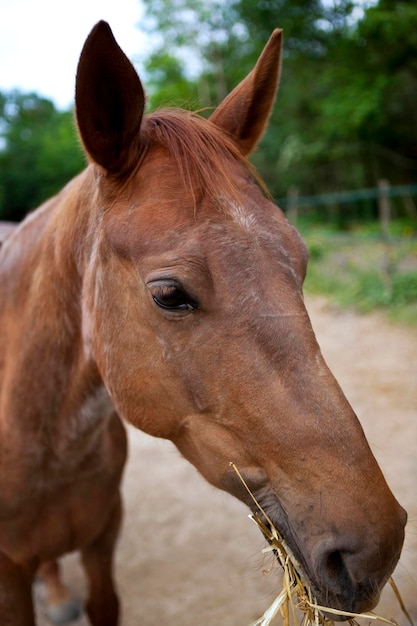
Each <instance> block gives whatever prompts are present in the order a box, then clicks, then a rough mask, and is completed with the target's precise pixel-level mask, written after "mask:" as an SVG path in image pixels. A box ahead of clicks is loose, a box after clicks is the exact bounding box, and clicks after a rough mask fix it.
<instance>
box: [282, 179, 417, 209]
mask: <svg viewBox="0 0 417 626" xmlns="http://www.w3.org/2000/svg"><path fill="white" fill-rule="evenodd" d="M414 194H417V185H396V186H393V187H391V186H390V185H386V186H385V187H384V188H382V186H381V185H379V186H378V187H368V188H367V189H355V190H352V191H335V192H333V193H322V194H318V195H315V196H300V195H298V193H297V190H296V189H294V188H293V189H292V190H290V191H289V192H288V195H287V196H286V197H283V198H278V199H277V204H278V206H280V207H281V208H282V209H286V208H290V207H291V206H292V205H294V203H295V204H296V205H297V206H298V207H301V206H323V205H329V204H341V203H345V202H347V203H349V202H357V201H358V200H376V199H378V198H380V197H381V195H384V196H385V197H388V198H399V197H404V196H411V195H414Z"/></svg>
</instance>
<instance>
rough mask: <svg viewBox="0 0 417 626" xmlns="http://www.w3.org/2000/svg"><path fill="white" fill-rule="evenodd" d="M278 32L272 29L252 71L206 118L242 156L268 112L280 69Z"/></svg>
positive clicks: (256, 137) (256, 138)
mask: <svg viewBox="0 0 417 626" xmlns="http://www.w3.org/2000/svg"><path fill="white" fill-rule="evenodd" d="M281 33H282V30H279V29H276V30H274V32H273V33H272V35H271V37H270V38H269V41H268V43H267V44H266V46H265V48H264V49H263V52H262V54H261V56H260V57H259V59H258V62H257V63H256V65H255V67H254V69H253V70H252V71H251V72H250V74H248V75H247V76H246V78H244V79H243V81H242V82H241V83H240V84H239V85H238V86H237V87H236V88H235V89H234V90H233V91H232V92H231V93H230V94H229V95H228V96H227V98H225V100H223V102H222V103H221V104H220V105H219V106H218V108H217V109H216V110H215V111H214V113H213V114H212V115H211V117H210V121H211V122H213V124H216V126H219V127H220V128H221V129H223V130H225V131H226V132H227V133H229V134H230V135H231V136H232V137H233V139H234V140H235V142H236V143H237V144H238V146H239V148H240V149H241V151H242V152H243V154H245V155H247V154H249V153H250V152H252V150H253V149H254V148H255V146H256V144H257V143H258V141H259V139H260V138H261V136H262V134H263V132H264V130H265V128H266V125H267V123H268V119H269V115H270V113H271V111H272V107H273V104H274V100H275V94H276V92H277V88H278V82H279V76H280V69H281V47H282V44H281V40H282V37H281Z"/></svg>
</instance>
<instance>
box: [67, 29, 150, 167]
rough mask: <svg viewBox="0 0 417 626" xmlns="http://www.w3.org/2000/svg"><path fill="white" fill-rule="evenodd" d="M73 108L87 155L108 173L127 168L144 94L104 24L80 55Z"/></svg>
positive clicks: (132, 160)
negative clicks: (74, 106)
mask: <svg viewBox="0 0 417 626" xmlns="http://www.w3.org/2000/svg"><path fill="white" fill-rule="evenodd" d="M75 105H76V116H77V123H78V128H79V131H80V135H81V139H82V142H83V144H84V147H85V149H86V151H87V153H88V154H89V155H90V157H91V158H92V159H93V160H94V161H95V162H96V163H98V164H99V165H101V166H102V167H104V168H105V169H106V170H107V171H108V172H110V173H112V174H121V173H123V172H126V171H128V170H129V169H130V168H131V167H133V165H134V163H135V162H137V156H138V155H137V152H138V150H139V130H140V125H141V121H142V116H143V110H144V107H145V94H144V91H143V87H142V84H141V82H140V80H139V76H138V75H137V73H136V70H135V68H134V67H133V65H132V64H131V62H130V61H129V59H128V58H127V57H126V55H125V54H124V52H123V51H122V50H121V48H120V47H119V45H118V44H117V42H116V40H115V38H114V37H113V33H112V31H111V29H110V26H109V25H108V24H107V23H106V22H103V21H102V22H99V23H98V24H96V26H95V27H94V28H93V30H92V31H91V33H90V35H89V36H88V38H87V41H86V42H85V44H84V47H83V50H82V52H81V56H80V60H79V63H78V70H77V79H76V89H75Z"/></svg>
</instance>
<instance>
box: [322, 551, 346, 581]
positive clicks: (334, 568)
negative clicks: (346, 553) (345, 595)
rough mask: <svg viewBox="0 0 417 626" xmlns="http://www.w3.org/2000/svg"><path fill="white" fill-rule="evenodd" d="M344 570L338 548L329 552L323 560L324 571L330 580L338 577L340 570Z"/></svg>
mask: <svg viewBox="0 0 417 626" xmlns="http://www.w3.org/2000/svg"><path fill="white" fill-rule="evenodd" d="M343 571H344V572H345V573H346V574H347V571H346V567H345V564H344V561H343V556H342V553H341V552H340V551H339V550H335V551H334V552H330V553H329V554H328V555H327V558H326V560H325V573H326V576H327V577H328V578H329V579H330V580H334V579H335V578H336V579H337V578H339V576H340V574H341V572H343Z"/></svg>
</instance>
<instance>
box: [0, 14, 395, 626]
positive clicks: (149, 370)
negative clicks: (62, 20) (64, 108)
mask: <svg viewBox="0 0 417 626" xmlns="http://www.w3.org/2000/svg"><path fill="white" fill-rule="evenodd" d="M280 49H281V33H280V31H275V32H274V33H273V34H272V36H271V38H270V40H269V42H268V43H267V45H266V47H265V49H264V51H263V53H262V55H261V56H260V58H259V60H258V63H257V64H256V66H255V68H254V70H253V71H252V72H251V73H250V74H249V75H248V76H247V77H246V78H245V79H244V80H243V82H242V83H241V84H240V85H239V86H238V87H237V88H236V89H235V90H234V91H233V92H232V93H231V94H230V95H229V96H228V97H227V98H226V100H225V101H224V102H223V103H222V104H221V105H220V106H219V107H218V108H217V109H216V110H215V111H214V113H213V114H212V115H211V117H210V119H209V120H205V119H203V118H201V117H199V116H197V115H193V114H191V113H188V112H184V111H162V112H158V113H154V114H151V115H148V116H145V115H144V114H143V112H144V106H145V96H144V92H143V89H142V85H141V82H140V80H139V78H138V76H137V74H136V72H135V70H134V69H133V66H132V65H131V64H130V62H129V61H128V59H127V58H126V56H125V55H124V54H123V52H122V51H121V49H120V48H119V47H118V45H117V43H116V42H115V40H114V38H113V36H112V33H111V31H110V29H109V27H108V25H107V24H106V23H104V22H100V23H99V24H98V25H97V26H96V27H95V28H94V29H93V31H92V33H91V34H90V36H89V38H88V39H87V42H86V44H85V46H84V49H83V52H82V54H81V58H80V63H79V67H78V73H77V87H76V111H77V121H78V127H79V131H80V135H81V139H82V142H83V144H84V147H85V150H86V153H87V155H88V158H89V166H88V167H87V169H86V170H85V171H84V172H83V173H82V174H80V175H79V176H78V177H77V178H76V179H74V180H73V181H72V182H70V183H69V184H68V185H67V186H66V187H65V188H64V189H63V190H62V191H61V192H60V193H59V194H58V195H57V196H56V197H55V198H53V199H51V200H49V201H48V202H46V203H45V204H44V205H43V206H41V207H40V208H39V209H38V210H37V211H36V212H34V213H33V214H32V215H30V216H29V217H28V218H27V219H26V220H25V221H24V222H23V223H22V224H21V225H20V226H19V227H18V228H17V229H16V230H15V231H14V232H13V233H12V234H11V235H10V236H9V237H8V238H7V239H6V241H5V243H4V244H3V247H2V249H1V253H0V254H1V256H0V293H1V299H0V315H1V328H2V332H1V335H0V346H1V347H0V371H1V374H0V385H1V387H0V432H1V448H0V454H1V456H0V459H1V475H0V480H1V487H0V616H1V624H2V626H6V625H7V626H32V625H33V624H34V618H33V610H32V600H31V583H32V580H33V577H34V575H35V573H36V572H37V571H38V570H39V568H41V570H40V573H41V575H42V573H43V574H44V575H46V576H48V575H49V576H50V577H51V578H54V577H55V579H57V572H56V569H55V564H54V561H55V559H56V558H57V557H59V556H60V555H62V554H63V553H65V552H68V551H71V550H75V549H79V550H80V551H81V554H82V558H83V563H84V566H85V570H86V573H87V576H88V579H89V584H90V589H89V599H88V603H87V612H88V615H89V618H90V620H91V623H92V624H93V626H115V625H116V624H117V622H118V600H117V596H116V593H115V590H114V586H113V582H112V572H111V570H112V553H113V549H114V543H115V540H116V537H117V532H118V528H119V522H120V495H119V485H120V480H121V476H122V470H123V464H124V461H125V456H126V439H125V432H124V429H123V427H122V425H121V421H120V419H119V417H118V415H120V416H122V418H123V419H124V420H127V421H128V422H130V423H131V424H133V425H134V426H136V427H137V428H140V429H142V430H144V431H145V432H147V433H149V434H151V435H155V436H157V437H164V438H168V439H171V440H172V441H173V442H174V443H175V444H176V445H177V447H178V449H179V450H180V451H181V453H182V454H183V455H184V456H185V457H186V458H187V459H188V460H189V461H191V463H193V464H194V465H195V466H196V467H197V469H198V470H199V471H200V472H201V473H202V474H203V476H205V478H206V479H207V480H208V481H210V482H211V483H212V484H213V485H215V486H217V487H219V488H221V489H224V490H226V491H228V492H230V493H231V494H233V495H235V496H237V497H238V498H240V499H242V500H243V501H245V502H247V504H248V505H249V506H252V502H251V501H250V499H249V498H248V496H247V494H246V492H245V491H244V489H243V488H242V487H241V484H240V483H239V481H238V479H237V477H236V475H235V473H234V472H233V470H232V469H231V468H230V466H229V462H230V461H233V462H234V463H235V464H236V465H237V466H238V467H239V469H240V471H241V472H242V474H243V475H244V477H245V479H246V481H247V483H248V484H249V485H250V487H251V489H252V491H253V493H254V494H255V495H256V497H257V499H258V500H259V502H260V503H261V504H262V506H263V508H264V509H265V510H266V512H267V513H268V515H269V516H270V518H271V519H272V520H273V521H274V523H275V525H276V526H277V527H278V528H279V529H280V530H281V531H282V533H283V535H284V537H285V539H286V541H287V543H288V544H289V546H290V547H291V549H292V551H293V552H294V554H295V556H296V557H297V558H298V560H299V561H300V563H301V564H302V567H303V569H304V572H305V574H306V575H307V576H308V578H309V581H310V583H311V586H312V588H313V590H314V593H315V594H316V596H317V599H318V601H319V602H320V603H326V604H327V605H331V606H333V607H335V608H338V609H341V610H345V611H356V612H359V611H362V610H365V609H370V608H371V607H373V606H374V605H375V604H376V603H377V601H378V597H379V592H380V590H381V588H382V586H383V585H384V584H385V582H386V580H387V578H388V577H389V575H390V574H391V572H392V570H393V569H394V567H395V564H396V563H397V560H398V558H399V554H400V551H401V547H402V543H403V538H404V525H405V520H406V515H405V512H404V511H403V510H402V509H401V507H400V506H399V504H398V503H397V501H396V500H395V498H394V497H393V495H392V493H391V492H390V490H389V488H388V486H387V484H386V482H385V480H384V478H383V476H382V474H381V471H380V469H379V467H378V465H377V463H376V461H375V459H374V457H373V455H372V453H371V451H370V449H369V446H368V444H367V442H366V440H365V436H364V434H363V431H362V428H361V426H360V425H359V422H358V420H357V418H356V416H355V414H354V413H353V410H352V409H351V407H350V405H349V404H348V402H347V400H346V398H345V397H344V395H343V394H342V392H341V390H340V388H339V386H338V384H337V382H336V381H335V379H334V377H333V376H332V374H331V373H330V371H329V369H328V368H327V366H326V364H325V363H324V361H323V358H322V356H321V353H320V350H319V347H318V345H317V342H316V339H315V336H314V334H313V331H312V328H311V325H310V322H309V318H308V315H307V312H306V309H305V306H304V302H303V296H302V284H303V279H304V276H305V272H306V263H307V251H306V248H305V245H304V244H303V242H302V240H301V239H300V237H299V235H298V234H297V232H296V231H295V229H294V228H293V227H291V226H290V224H289V223H288V222H287V221H286V219H285V217H284V216H283V214H282V213H281V212H280V211H279V209H278V208H277V207H276V206H275V205H274V204H273V203H272V202H271V201H270V200H269V199H268V197H266V194H265V193H263V192H262V190H261V189H260V186H259V184H257V182H256V181H255V180H254V172H253V170H252V168H251V167H250V166H249V164H248V162H247V161H246V156H247V155H248V154H249V153H250V152H251V151H252V150H253V149H254V147H255V146H256V144H257V142H258V140H259V139H260V136H261V135H262V133H263V130H264V128H265V126H266V123H267V120H268V117H269V114H270V111H271V108H272V105H273V101H274V97H275V92H276V87H277V83H278V76H279V68H280ZM258 182H259V181H258ZM139 488H140V487H139ZM155 523H156V525H157V520H156V521H155Z"/></svg>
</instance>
